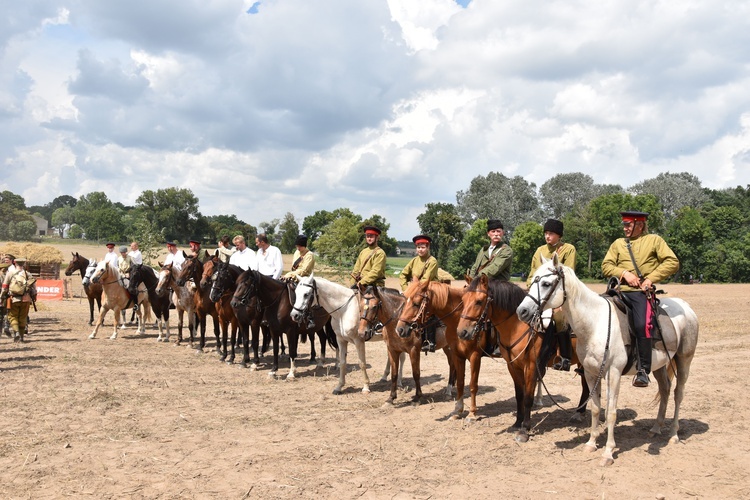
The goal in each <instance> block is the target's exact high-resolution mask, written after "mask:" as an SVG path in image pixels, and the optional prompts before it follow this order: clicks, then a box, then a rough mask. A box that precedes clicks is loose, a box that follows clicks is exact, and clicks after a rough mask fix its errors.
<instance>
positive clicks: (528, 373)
mask: <svg viewBox="0 0 750 500" xmlns="http://www.w3.org/2000/svg"><path fill="white" fill-rule="evenodd" d="M523 375H524V386H523V398H522V409H523V420H522V422H521V428H520V430H519V432H518V433H516V436H515V440H516V441H517V442H519V443H526V442H527V441H528V440H529V432H530V431H531V408H532V406H533V405H534V389H535V388H536V386H537V383H536V363H534V362H531V363H529V364H528V365H527V366H526V369H525V370H524V372H523Z"/></svg>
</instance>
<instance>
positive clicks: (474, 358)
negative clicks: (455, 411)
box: [466, 351, 482, 422]
mask: <svg viewBox="0 0 750 500" xmlns="http://www.w3.org/2000/svg"><path fill="white" fill-rule="evenodd" d="M469 366H470V367H471V378H470V379H469V393H470V395H471V402H470V404H469V414H468V415H466V420H467V421H469V422H471V421H474V420H477V392H479V370H480V369H481V368H482V355H481V354H480V352H479V351H474V352H472V353H471V356H470V357H469Z"/></svg>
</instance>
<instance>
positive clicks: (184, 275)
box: [175, 255, 221, 356]
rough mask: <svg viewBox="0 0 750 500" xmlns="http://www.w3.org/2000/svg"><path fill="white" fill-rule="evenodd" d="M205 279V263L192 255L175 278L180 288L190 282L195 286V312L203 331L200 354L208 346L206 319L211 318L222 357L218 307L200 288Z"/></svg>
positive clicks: (193, 287) (217, 350) (204, 290)
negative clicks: (202, 280)
mask: <svg viewBox="0 0 750 500" xmlns="http://www.w3.org/2000/svg"><path fill="white" fill-rule="evenodd" d="M202 278H203V263H202V262H201V261H200V260H198V259H197V258H196V257H195V256H193V255H191V256H189V257H188V258H187V259H185V262H183V263H182V269H181V270H180V272H179V273H177V276H175V283H176V284H177V286H179V287H185V286H186V285H187V282H188V281H190V282H191V283H192V284H193V286H192V287H191V288H192V289H193V311H195V314H196V315H198V325H199V326H200V331H201V340H200V342H199V344H198V352H203V348H204V347H205V346H206V319H207V317H208V316H211V318H213V320H214V337H216V352H217V353H218V354H219V356H221V339H220V337H219V332H220V331H221V329H220V328H219V313H218V311H217V310H216V306H215V305H214V303H213V302H212V301H211V300H210V299H209V297H208V292H209V290H206V289H205V288H202V287H201V286H200V282H201V279H202Z"/></svg>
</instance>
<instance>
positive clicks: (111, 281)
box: [89, 260, 151, 340]
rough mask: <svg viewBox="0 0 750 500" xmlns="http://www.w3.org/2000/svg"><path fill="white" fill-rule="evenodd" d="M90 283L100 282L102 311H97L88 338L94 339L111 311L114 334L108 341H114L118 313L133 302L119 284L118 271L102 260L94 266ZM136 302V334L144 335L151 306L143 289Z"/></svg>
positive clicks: (149, 319) (149, 317)
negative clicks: (137, 304)
mask: <svg viewBox="0 0 750 500" xmlns="http://www.w3.org/2000/svg"><path fill="white" fill-rule="evenodd" d="M91 281H92V282H93V283H99V282H101V284H102V290H103V295H104V304H102V310H101V311H99V319H98V320H97V321H96V325H95V326H94V331H93V332H91V335H89V338H90V339H94V338H96V334H97V332H98V331H99V327H100V326H102V324H103V323H104V317H105V316H106V315H107V312H108V311H109V310H110V309H112V310H113V311H114V314H115V317H114V321H113V324H114V332H113V333H112V336H111V337H110V339H112V340H114V339H116V338H117V322H118V318H120V311H122V310H123V309H126V308H128V307H131V306H133V301H132V300H131V298H130V294H129V293H128V291H127V290H126V289H125V287H123V286H122V285H121V284H120V271H119V270H118V269H117V267H115V266H113V265H112V264H109V263H108V262H107V261H104V260H103V261H101V262H99V263H98V264H97V265H96V271H94V274H93V276H92V277H91ZM138 302H139V304H140V305H141V306H140V307H139V308H138V311H137V312H136V315H137V316H138V333H139V334H140V335H144V334H145V333H146V322H147V321H151V304H150V303H149V301H148V293H146V289H145V287H144V288H143V289H142V290H139V291H138Z"/></svg>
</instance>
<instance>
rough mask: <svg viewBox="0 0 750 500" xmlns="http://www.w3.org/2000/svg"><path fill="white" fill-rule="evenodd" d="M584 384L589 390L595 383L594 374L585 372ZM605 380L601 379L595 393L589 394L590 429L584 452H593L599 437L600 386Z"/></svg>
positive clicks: (595, 375) (595, 376)
mask: <svg viewBox="0 0 750 500" xmlns="http://www.w3.org/2000/svg"><path fill="white" fill-rule="evenodd" d="M585 375H586V384H587V385H588V386H589V389H591V387H592V386H593V385H594V384H595V383H596V378H597V375H598V374H596V373H594V374H592V373H590V372H586V373H585ZM604 376H606V374H605V375H604ZM604 380H605V378H602V379H601V381H600V384H599V386H598V387H597V388H596V391H594V392H593V393H591V428H590V429H589V440H588V441H587V442H586V444H585V445H584V448H585V449H586V451H589V452H594V451H596V439H597V438H598V437H599V413H600V412H601V409H602V406H601V395H602V386H601V384H602V383H603V382H604Z"/></svg>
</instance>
